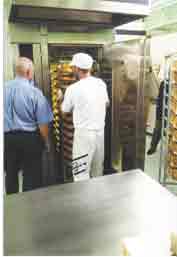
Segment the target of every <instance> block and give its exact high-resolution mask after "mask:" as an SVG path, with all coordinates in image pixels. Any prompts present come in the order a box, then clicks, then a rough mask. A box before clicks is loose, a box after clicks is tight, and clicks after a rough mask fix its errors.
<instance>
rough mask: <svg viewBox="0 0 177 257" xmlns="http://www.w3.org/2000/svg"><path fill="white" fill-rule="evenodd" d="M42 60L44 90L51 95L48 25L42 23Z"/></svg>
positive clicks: (47, 94)
mask: <svg viewBox="0 0 177 257" xmlns="http://www.w3.org/2000/svg"><path fill="white" fill-rule="evenodd" d="M40 36H41V60H42V84H43V86H42V87H43V92H44V94H45V95H46V96H47V97H48V98H49V97H50V80H49V63H48V31H47V25H46V24H41V27H40Z"/></svg>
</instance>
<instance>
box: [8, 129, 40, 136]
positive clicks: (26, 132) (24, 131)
mask: <svg viewBox="0 0 177 257" xmlns="http://www.w3.org/2000/svg"><path fill="white" fill-rule="evenodd" d="M13 134H28V135H29V134H30V135H36V134H40V133H39V130H34V131H26V130H11V131H8V132H5V135H13Z"/></svg>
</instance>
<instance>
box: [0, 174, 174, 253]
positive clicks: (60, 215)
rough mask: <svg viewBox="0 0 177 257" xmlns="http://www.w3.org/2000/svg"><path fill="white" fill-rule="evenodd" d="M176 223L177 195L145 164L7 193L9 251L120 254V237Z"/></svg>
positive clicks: (5, 242)
mask: <svg viewBox="0 0 177 257" xmlns="http://www.w3.org/2000/svg"><path fill="white" fill-rule="evenodd" d="M174 228H177V197H176V196H174V195H172V194H171V193H169V192H168V191H167V190H166V189H165V188H163V187H162V186H160V185H159V184H158V183H156V182H155V181H153V180H152V179H151V178H149V177H148V176H147V175H145V174H144V173H143V172H141V171H140V170H133V171H129V172H124V173H122V174H115V175H110V176H104V177H100V178H95V179H91V180H89V181H84V182H76V183H71V184H65V185H58V186H51V187H48V188H44V189H40V190H35V191H31V192H28V193H22V194H16V195H10V196H6V197H5V198H4V254H5V255H119V254H120V252H119V251H120V249H119V240H120V239H122V238H124V237H127V236H136V235H138V234H139V233H142V232H145V231H150V230H151V231H152V233H153V231H156V230H157V231H159V230H160V231H162V232H163V231H165V230H166V229H169V230H173V229H174Z"/></svg>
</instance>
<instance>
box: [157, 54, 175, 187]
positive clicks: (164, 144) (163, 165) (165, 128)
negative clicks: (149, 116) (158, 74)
mask: <svg viewBox="0 0 177 257" xmlns="http://www.w3.org/2000/svg"><path fill="white" fill-rule="evenodd" d="M174 59H177V54H176V55H171V56H167V57H166V60H165V70H164V78H165V80H164V89H163V114H162V117H163V118H162V131H161V148H160V166H159V182H160V183H161V184H163V185H164V186H166V185H177V182H173V181H175V180H173V179H171V181H169V180H167V179H169V178H168V175H167V169H168V141H169V126H170V98H171V86H172V82H171V65H172V63H173V61H174ZM167 87H168V92H167ZM167 98H168V102H167V104H166V99H167ZM166 110H167V117H165V115H166ZM165 123H166V124H165Z"/></svg>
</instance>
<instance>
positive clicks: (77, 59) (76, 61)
mask: <svg viewBox="0 0 177 257" xmlns="http://www.w3.org/2000/svg"><path fill="white" fill-rule="evenodd" d="M93 62H94V61H93V58H92V57H91V56H90V55H88V54H85V53H77V54H75V55H73V58H72V61H71V63H70V65H71V66H76V67H78V68H80V69H85V70H89V69H91V67H92V65H93Z"/></svg>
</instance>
